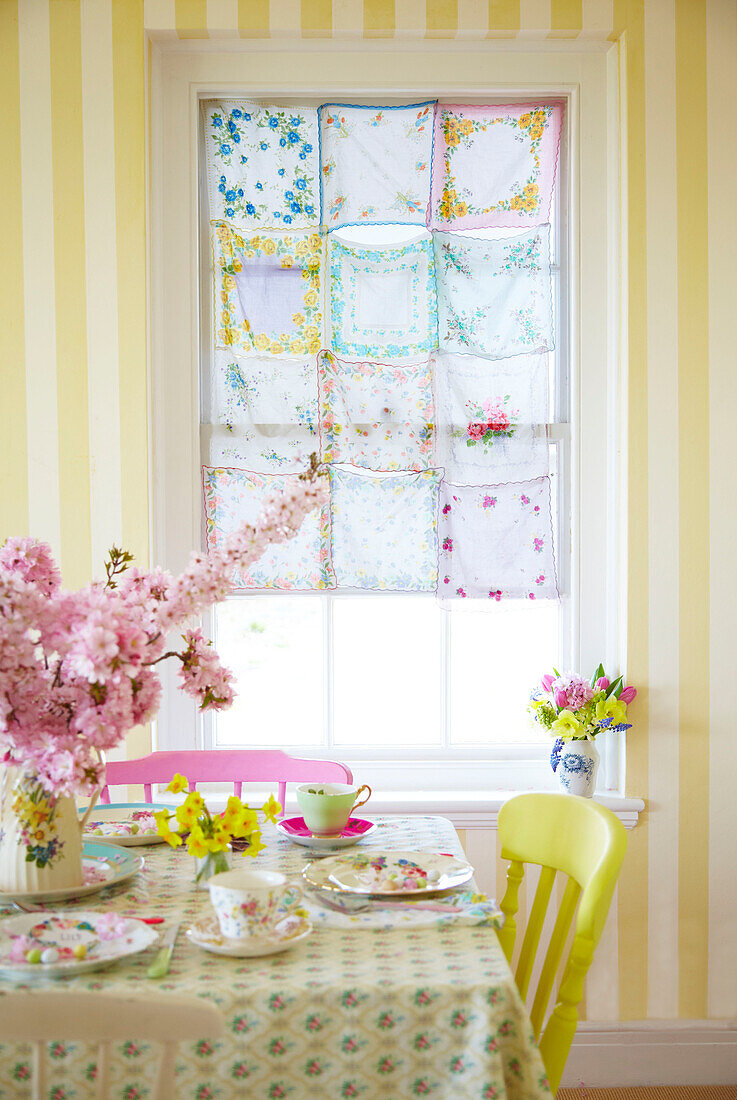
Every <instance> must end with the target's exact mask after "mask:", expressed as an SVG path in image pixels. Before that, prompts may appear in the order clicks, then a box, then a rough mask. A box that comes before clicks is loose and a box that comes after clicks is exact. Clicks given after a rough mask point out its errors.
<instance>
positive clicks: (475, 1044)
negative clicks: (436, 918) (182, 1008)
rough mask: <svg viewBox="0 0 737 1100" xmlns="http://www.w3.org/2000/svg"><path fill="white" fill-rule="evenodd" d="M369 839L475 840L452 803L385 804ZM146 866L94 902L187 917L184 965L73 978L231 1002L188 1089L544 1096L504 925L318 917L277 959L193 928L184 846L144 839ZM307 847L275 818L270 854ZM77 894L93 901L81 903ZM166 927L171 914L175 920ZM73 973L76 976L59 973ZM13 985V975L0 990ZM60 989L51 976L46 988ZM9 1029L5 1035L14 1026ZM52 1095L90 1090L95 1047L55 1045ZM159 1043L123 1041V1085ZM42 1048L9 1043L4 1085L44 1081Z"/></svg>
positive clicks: (137, 1098) (340, 1096) (203, 1099)
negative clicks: (39, 1066)
mask: <svg viewBox="0 0 737 1100" xmlns="http://www.w3.org/2000/svg"><path fill="white" fill-rule="evenodd" d="M364 844H365V846H366V847H372V848H394V849H400V848H404V849H410V850H423V849H424V850H432V851H443V852H452V853H455V854H461V850H460V844H459V841H458V837H457V835H456V833H455V830H454V828H453V826H452V825H451V823H450V822H449V821H446V820H445V819H444V818H439V817H412V818H406V819H397V818H394V819H391V820H389V819H386V820H382V821H381V822H380V828H378V829H377V830H376V832H375V833H374V834H373V835H372V836H371V837H370V838H369V839H368V840H367V841H366V842H364ZM142 851H143V852H144V853H145V859H146V866H145V868H144V870H143V871H142V872H141V873H140V874H139V875H138V876H137V878H136V879H134V880H133V881H132V882H131V883H128V884H127V886H123V887H119V888H118V890H117V891H114V890H112V889H111V890H108V891H106V892H105V893H104V894H103V895H101V896H100V897H98V898H95V899H85V900H86V901H88V905H87V906H86V907H87V908H100V909H103V908H104V909H110V908H114V909H116V910H119V911H121V912H126V913H128V914H130V915H136V913H138V914H140V915H161V916H164V917H166V918H167V922H168V921H170V920H174V919H179V920H182V921H183V922H184V923H183V927H182V932H181V934H180V936H179V939H178V940H177V943H176V947H175V951H174V955H173V958H172V964H171V969H170V971H169V974H168V975H167V977H166V978H165V979H163V980H162V981H158V982H154V981H151V980H149V979H148V978H147V977H146V968H147V966H148V964H149V963H150V962H151V958H152V957H153V953H154V951H155V950H156V948H153V949H151V950H150V951H147V952H145V953H143V954H142V955H140V956H137V957H134V958H132V959H131V960H127V961H122V962H120V963H117V964H116V965H115V966H113V967H112V968H110V969H109V970H104V971H100V972H98V973H91V974H87V975H80V976H79V977H78V978H74V979H71V980H65V982H64V984H65V985H66V986H67V987H72V986H73V987H74V988H76V989H87V990H103V991H105V992H106V993H115V992H119V993H121V994H135V995H143V996H145V995H151V996H160V997H163V998H166V996H167V995H172V996H176V995H187V996H193V995H194V996H197V997H202V998H204V999H207V1000H209V1001H211V1002H212V1003H214V1004H216V1005H217V1006H218V1008H219V1009H220V1010H221V1012H222V1013H223V1016H224V1018H225V1024H226V1031H225V1035H224V1036H223V1037H222V1038H221V1039H219V1040H213V1041H207V1040H202V1041H201V1042H198V1043H187V1044H182V1045H181V1047H180V1059H179V1064H178V1067H177V1077H176V1081H175V1082H172V1086H171V1096H172V1097H176V1098H177V1100H215V1098H217V1100H230V1098H232V1097H239V1098H244V1100H246V1098H247V1100H287V1098H289V1100H353V1098H357V1100H358V1098H360V1100H407V1098H411V1097H431V1098H432V1100H539V1098H542V1097H546V1096H549V1089H548V1085H547V1081H546V1079H545V1074H544V1069H543V1065H542V1061H541V1058H540V1054H539V1052H538V1050H537V1047H536V1045H535V1042H534V1039H533V1037H532V1033H531V1027H530V1023H529V1020H528V1017H527V1015H526V1012H525V1009H524V1007H523V1005H522V1003H521V1001H520V998H519V995H518V993H517V990H516V987H515V985H514V981H513V979H512V977H511V974H510V971H509V968H508V966H507V963H506V961H505V959H504V956H503V954H502V951H501V948H500V946H499V943H498V941H497V938H496V933H495V932H494V929H493V928H492V927H490V926H489V925H477V926H471V927H469V926H462V925H451V924H445V925H439V926H437V927H435V928H426V927H423V928H418V929H416V930H406V929H401V930H393V931H387V932H375V931H367V930H365V929H355V930H354V929H350V930H347V929H341V930H338V929H334V928H326V927H317V928H316V929H315V931H314V933H313V934H312V935H310V936H309V937H307V939H305V940H303V941H302V942H301V943H299V944H296V945H295V946H294V947H293V948H292V949H291V950H289V951H287V952H285V953H283V954H280V955H274V956H271V957H268V958H264V959H232V958H222V957H219V956H215V955H212V954H207V953H205V952H203V951H201V950H200V949H198V948H196V947H195V946H194V945H193V944H191V943H190V942H189V940H188V939H187V938H186V936H185V935H184V928H185V927H186V926H187V924H188V923H189V922H190V921H191V919H192V918H194V917H196V916H199V915H201V914H203V913H204V912H207V911H208V909H209V897H208V894H207V893H206V892H205V891H199V890H195V889H194V887H193V862H192V860H191V859H190V858H189V857H188V856H187V855H186V853H184V852H182V851H181V850H178V851H174V850H171V849H169V848H168V847H165V846H164V845H160V846H158V847H150V848H144V849H142ZM308 858H309V854H308V852H307V850H306V849H303V848H299V847H297V846H296V845H293V844H292V843H291V842H290V841H288V840H287V839H286V838H282V837H280V836H277V834H276V833H273V834H271V835H270V836H269V838H268V846H267V850H266V851H264V852H263V853H262V854H261V856H260V857H259V866H261V867H274V868H276V867H278V868H279V869H280V870H283V871H284V872H285V873H287V874H290V875H294V876H295V877H296V876H297V875H298V873H299V872H300V871H301V869H302V867H303V866H304V865H305V863H306V860H307V859H308ZM77 907H78V908H82V907H83V903H82V901H81V900H80V902H78V903H77ZM162 927H165V926H162ZM49 984H53V985H54V986H55V987H56V988H60V986H61V984H62V983H59V982H57V983H49ZM10 988H11V986H10V985H9V984H8V983H7V982H0V995H2V994H3V993H4V992H7V991H8V990H9V989H10ZM34 988H48V986H41V987H34ZM0 1038H1V1037H0ZM49 1053H50V1059H49V1060H50V1084H49V1093H48V1097H49V1100H87V1097H89V1096H91V1095H92V1084H91V1082H92V1081H93V1080H94V1076H95V1067H94V1054H93V1051H92V1050H91V1049H90V1048H88V1047H86V1046H85V1045H84V1044H81V1043H66V1042H65V1043H62V1042H58V1043H54V1044H51V1046H50V1049H49ZM156 1054H157V1052H156V1051H155V1049H154V1048H152V1046H151V1044H148V1043H146V1042H145V1040H143V1039H141V1038H140V1037H139V1038H138V1039H136V1041H133V1040H132V1041H130V1042H127V1043H123V1044H117V1045H116V1046H115V1048H114V1057H113V1067H112V1069H113V1073H112V1080H113V1089H112V1092H111V1095H112V1096H114V1097H115V1098H116V1100H143V1098H144V1097H146V1096H147V1095H148V1093H149V1091H150V1088H151V1085H152V1082H153V1078H154V1073H155V1065H156V1057H155V1055H156ZM30 1072H31V1071H30V1051H29V1050H25V1049H23V1048H22V1047H16V1046H10V1045H2V1044H0V1097H2V1098H3V1100H5V1098H10V1097H12V1098H16V1097H17V1098H25V1097H28V1096H30Z"/></svg>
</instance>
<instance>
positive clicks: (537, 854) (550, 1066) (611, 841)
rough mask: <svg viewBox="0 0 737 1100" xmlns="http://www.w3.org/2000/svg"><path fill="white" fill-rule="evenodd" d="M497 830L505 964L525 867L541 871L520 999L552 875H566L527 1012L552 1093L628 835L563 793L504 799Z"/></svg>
mask: <svg viewBox="0 0 737 1100" xmlns="http://www.w3.org/2000/svg"><path fill="white" fill-rule="evenodd" d="M498 828H499V837H500V840H501V848H502V859H505V860H509V861H510V864H509V869H508V871H507V889H506V891H505V893H504V898H503V899H502V902H501V908H502V910H503V912H504V915H505V917H506V920H505V922H504V927H503V928H502V930H501V931H500V932H499V941H500V943H501V945H502V949H503V951H504V954H505V955H506V957H507V960H508V962H509V963H510V964H511V961H512V952H513V951H514V943H515V938H516V934H517V925H516V922H515V919H514V918H515V915H516V913H517V910H518V908H519V897H518V895H519V888H520V883H521V882H522V878H523V876H524V873H525V869H524V864H525V863H532V864H537V865H538V866H540V867H541V868H542V870H541V872H540V881H539V884H538V887H537V891H536V892H535V900H534V902H533V904H532V908H531V909H530V911H529V917H528V920H527V928H526V929H525V935H524V939H523V941H522V947H521V950H520V954H519V960H518V962H517V970H516V972H515V976H514V977H515V981H516V983H517V988H518V989H519V991H520V995H521V996H522V999H523V1000H526V998H527V993H528V989H529V986H530V979H531V977H532V971H533V967H534V963H535V957H536V955H537V950H538V945H539V943H540V934H541V932H542V928H543V922H544V920H545V914H546V912H547V909H548V903H549V901H550V897H551V892H552V889H553V883H554V882H555V876H556V874H557V873H558V872H559V871H560V872H562V873H563V874H564V875H567V876H569V877H568V882H567V885H566V888H565V891H564V894H563V899H562V901H561V903H560V906H559V909H558V915H557V918H556V920H555V925H554V927H553V931H552V934H551V936H550V942H549V944H548V949H547V952H546V954H545V958H544V960H543V963H542V968H541V970H540V976H539V979H538V983H537V989H536V990H535V996H534V999H533V1002H532V1008H531V1009H530V1019H531V1020H532V1026H533V1029H534V1031H535V1038H536V1039H537V1040H538V1042H539V1046H540V1053H541V1054H542V1059H543V1062H544V1064H545V1070H546V1072H547V1075H548V1080H549V1082H550V1087H551V1089H552V1091H553V1094H555V1092H556V1091H557V1089H558V1085H559V1084H560V1079H561V1077H562V1075H563V1068H564V1066H565V1064H566V1059H567V1058H568V1052H569V1050H570V1049H571V1043H572V1042H573V1036H574V1035H575V1033H576V1025H577V1023H578V1005H579V1003H580V1001H581V998H582V997H583V983H584V979H585V977H586V972H587V970H588V969H589V967H590V965H591V961H592V959H593V957H594V950H595V948H596V945H597V943H598V942H599V938H600V937H601V933H602V930H603V928H604V922H605V920H606V916H607V913H608V911H609V905H610V903H611V900H612V894H613V893H614V887H615V884H616V882H617V876H618V875H619V870H620V867H621V866H622V860H623V859H624V853H625V849H626V847H627V835H626V833H625V830H624V826H623V825H622V823H621V822H620V821H619V820H618V819H617V818H616V817H615V816H614V814H613V813H611V812H610V811H609V810H606V809H605V808H604V807H603V806H600V805H599V804H598V803H597V802H593V801H592V800H591V799H590V798H578V797H576V796H575V795H569V794H521V795H518V796H517V797H516V798H511V799H510V800H509V801H508V802H505V803H504V805H503V806H502V808H501V810H500V811H499V821H498ZM577 905H578V912H577V913H576V906H577ZM574 913H575V914H576V919H575V924H574V935H573V941H572V943H571V949H570V951H569V953H568V959H567V961H566V964H565V969H564V971H563V977H562V980H561V983H560V987H559V989H558V997H557V1002H556V1005H555V1008H554V1009H553V1011H552V1013H551V1014H550V1018H549V1020H548V1022H547V1024H546V1026H545V1029H544V1030H543V1022H544V1020H545V1014H546V1011H547V1007H548V1003H549V1001H550V996H551V993H552V991H553V986H554V983H555V979H556V976H557V974H558V972H559V969H560V964H561V959H562V957H563V950H564V948H565V944H566V940H567V938H568V932H569V930H570V927H571V922H572V920H573V916H574ZM541 1032H542V1035H541Z"/></svg>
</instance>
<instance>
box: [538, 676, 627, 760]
mask: <svg viewBox="0 0 737 1100" xmlns="http://www.w3.org/2000/svg"><path fill="white" fill-rule="evenodd" d="M636 695H637V691H636V689H635V688H633V687H625V686H624V682H623V680H622V677H621V676H618V677H617V679H616V680H613V681H610V680H609V678H608V677H607V676H606V675H605V673H604V667H603V665H601V664H600V665H599V667H598V668H597V669H596V671H595V673H594V675H593V676H592V677H591V680H590V681H589V680H584V679H583V677H582V676H579V675H578V674H577V673H575V672H572V673H567V674H565V675H561V674H560V673H559V672H558V670H557V669H553V674H552V675H551V674H550V673H547V674H546V675H545V676H543V678H542V680H541V681H540V687H538V688H535V689H534V690H533V691H532V693H531V695H530V706H529V710H530V713H531V714H532V717H533V718H534V720H535V721H536V722H537V723H538V724H539V725H541V726H543V728H544V729H546V730H548V731H549V733H550V734H551V735H552V736H553V737H558V738H561V739H562V740H563V741H593V740H594V739H595V737H596V736H597V734H599V733H601V732H602V731H603V730H610V731H613V732H616V733H620V732H622V731H624V730H628V729H631V725H632V724H631V723H630V722H627V706H628V704H629V703H631V702H632V700H633V699H634V698H635V696H636Z"/></svg>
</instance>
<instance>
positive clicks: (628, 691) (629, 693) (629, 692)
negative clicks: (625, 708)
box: [619, 687, 637, 705]
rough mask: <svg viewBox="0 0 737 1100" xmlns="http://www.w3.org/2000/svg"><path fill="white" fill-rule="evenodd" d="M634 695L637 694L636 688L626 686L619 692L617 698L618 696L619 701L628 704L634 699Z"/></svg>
mask: <svg viewBox="0 0 737 1100" xmlns="http://www.w3.org/2000/svg"><path fill="white" fill-rule="evenodd" d="M636 695H637V688H633V687H626V688H625V689H624V691H623V692H622V693H621V695H620V696H619V698H620V700H621V702H623V703H627V705H629V704H630V703H631V702H632V701H633V700H634V699H635V697H636Z"/></svg>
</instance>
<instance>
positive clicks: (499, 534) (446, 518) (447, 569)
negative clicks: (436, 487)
mask: <svg viewBox="0 0 737 1100" xmlns="http://www.w3.org/2000/svg"><path fill="white" fill-rule="evenodd" d="M439 528H440V530H439V533H438V540H439V543H440V565H439V580H438V595H439V596H441V597H442V596H445V597H447V598H449V599H453V598H460V599H465V598H467V597H470V598H477V599H484V600H496V601H499V600H502V599H529V600H536V599H540V598H547V599H551V598H555V597H556V596H557V595H558V585H557V582H556V576H555V557H554V550H553V526H552V520H551V512H550V480H549V478H547V477H540V478H537V479H536V480H534V481H517V482H510V483H509V484H507V485H485V486H484V485H481V486H476V485H453V484H451V483H450V482H447V481H446V482H444V483H443V486H442V490H441V499H440V518H439Z"/></svg>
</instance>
